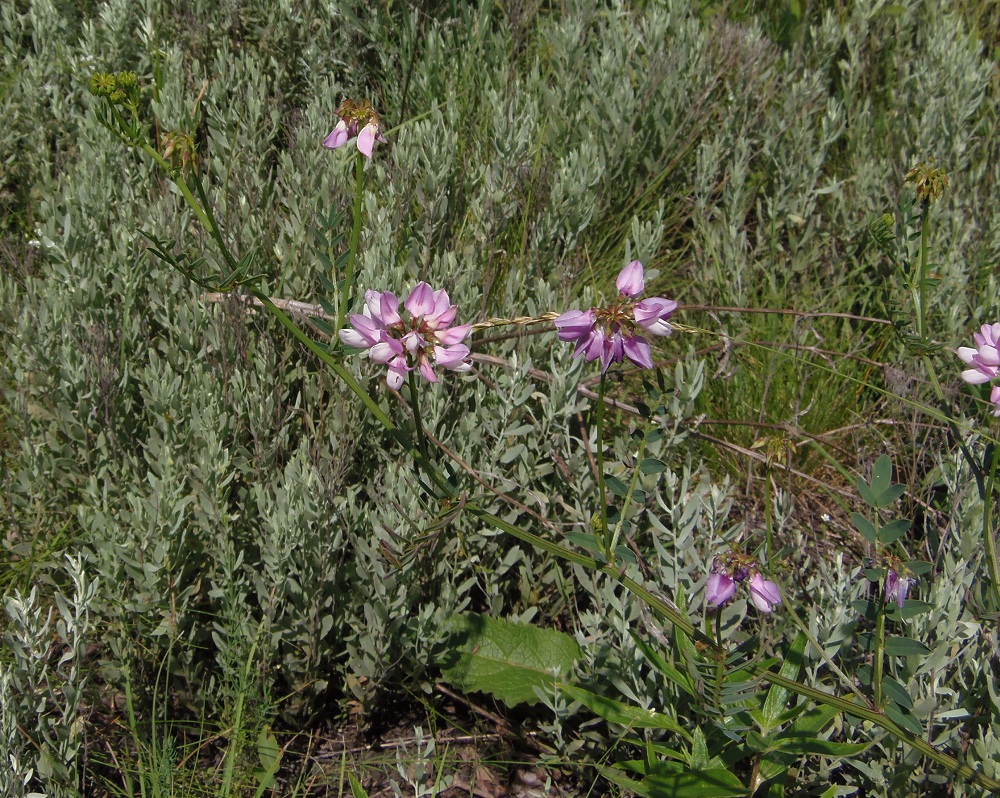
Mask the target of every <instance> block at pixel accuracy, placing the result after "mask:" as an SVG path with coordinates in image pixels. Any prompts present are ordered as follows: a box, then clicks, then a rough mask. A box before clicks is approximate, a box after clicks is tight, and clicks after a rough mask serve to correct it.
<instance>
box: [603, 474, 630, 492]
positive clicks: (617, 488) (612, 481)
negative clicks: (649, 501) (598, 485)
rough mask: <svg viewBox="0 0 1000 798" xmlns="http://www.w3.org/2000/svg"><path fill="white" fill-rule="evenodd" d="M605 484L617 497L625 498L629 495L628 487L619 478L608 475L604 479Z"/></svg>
mask: <svg viewBox="0 0 1000 798" xmlns="http://www.w3.org/2000/svg"><path fill="white" fill-rule="evenodd" d="M604 484H605V486H606V487H607V489H608V491H609V492H611V493H613V494H614V495H615V496H619V497H623V496H625V494H626V493H628V487H627V486H626V485H625V483H624V482H622V481H621V480H620V479H618V477H614V476H611V474H606V475H605V477H604Z"/></svg>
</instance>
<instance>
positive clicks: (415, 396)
mask: <svg viewBox="0 0 1000 798" xmlns="http://www.w3.org/2000/svg"><path fill="white" fill-rule="evenodd" d="M409 380H410V407H412V408H413V423H414V425H415V426H416V429H417V446H418V447H420V453H421V454H422V455H423V456H424V459H425V460H427V461H428V462H429V461H430V457H429V456H428V454H427V437H426V436H425V435H424V424H423V421H422V420H421V418H420V392H419V391H418V390H417V372H416V371H411V372H410V374H409Z"/></svg>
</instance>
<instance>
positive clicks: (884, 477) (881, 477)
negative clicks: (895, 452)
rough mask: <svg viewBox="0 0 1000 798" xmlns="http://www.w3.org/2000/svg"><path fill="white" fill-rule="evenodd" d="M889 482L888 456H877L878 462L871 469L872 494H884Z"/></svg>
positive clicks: (890, 464)
mask: <svg viewBox="0 0 1000 798" xmlns="http://www.w3.org/2000/svg"><path fill="white" fill-rule="evenodd" d="M891 481H892V461H891V460H890V459H889V455H887V454H883V455H879V458H878V460H876V461H875V466H874V467H873V468H872V481H871V489H872V493H874V494H875V495H876V496H877V495H878V494H880V493H883V492H885V490H886V488H888V487H889V484H890V482H891Z"/></svg>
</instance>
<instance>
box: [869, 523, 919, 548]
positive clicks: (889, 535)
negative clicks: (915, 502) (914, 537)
mask: <svg viewBox="0 0 1000 798" xmlns="http://www.w3.org/2000/svg"><path fill="white" fill-rule="evenodd" d="M910 525H911V521H910V520H909V519H908V518H897V519H896V520H895V521H890V522H889V523H888V524H886V525H885V526H883V527H882V528H881V529H880V530H879V531H878V542H879V543H882V544H885V545H888V544H890V543H892V542H893V541H894V540H897V539H899V538H901V537H903V535H905V534H906V533H907V532H908V531H909V529H910ZM873 542H874V541H873Z"/></svg>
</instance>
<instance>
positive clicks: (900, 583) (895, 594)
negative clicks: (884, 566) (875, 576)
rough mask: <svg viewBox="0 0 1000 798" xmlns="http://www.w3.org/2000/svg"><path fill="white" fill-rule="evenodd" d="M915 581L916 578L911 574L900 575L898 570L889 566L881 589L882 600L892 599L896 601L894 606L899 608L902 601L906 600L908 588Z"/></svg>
mask: <svg viewBox="0 0 1000 798" xmlns="http://www.w3.org/2000/svg"><path fill="white" fill-rule="evenodd" d="M916 583H917V580H916V579H914V578H913V577H912V576H900V575H899V572H898V571H896V569H895V568H890V569H889V572H888V573H887V574H886V575H885V589H884V590H883V595H882V598H883V601H889V600H890V599H892V600H893V601H895V602H896V606H897V607H899V608H900V609H902V608H903V603H904V602H905V601H906V597H907V596H908V595H910V588H912V587H913V586H914V585H915V584H916Z"/></svg>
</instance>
